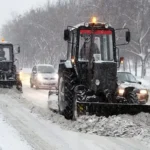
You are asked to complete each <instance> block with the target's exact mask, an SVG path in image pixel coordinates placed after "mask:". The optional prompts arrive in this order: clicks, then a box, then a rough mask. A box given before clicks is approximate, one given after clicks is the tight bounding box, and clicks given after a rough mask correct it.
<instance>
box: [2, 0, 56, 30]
mask: <svg viewBox="0 0 150 150" xmlns="http://www.w3.org/2000/svg"><path fill="white" fill-rule="evenodd" d="M53 1H55V0H53ZM46 2H47V0H0V28H1V27H2V25H3V24H5V23H6V21H8V20H10V19H11V18H12V16H14V14H20V13H21V14H22V13H23V12H25V11H27V10H28V9H30V8H34V7H38V6H42V5H44V4H45V3H46Z"/></svg>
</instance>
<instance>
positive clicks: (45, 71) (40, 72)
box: [30, 64, 58, 89]
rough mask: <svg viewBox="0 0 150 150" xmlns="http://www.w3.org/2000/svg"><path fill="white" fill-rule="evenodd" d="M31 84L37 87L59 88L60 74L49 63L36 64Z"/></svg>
mask: <svg viewBox="0 0 150 150" xmlns="http://www.w3.org/2000/svg"><path fill="white" fill-rule="evenodd" d="M30 86H31V88H33V87H34V86H35V88H36V89H39V88H44V89H50V88H52V87H54V88H56V89H57V86H58V74H57V73H56V71H55V69H54V67H53V66H52V65H48V64H39V65H36V66H34V67H33V68H32V73H31V77H30Z"/></svg>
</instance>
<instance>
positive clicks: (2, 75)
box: [0, 39, 22, 92]
mask: <svg viewBox="0 0 150 150" xmlns="http://www.w3.org/2000/svg"><path fill="white" fill-rule="evenodd" d="M19 53H20V46H19V45H17V47H16V48H15V46H14V44H12V43H9V42H6V41H4V39H3V40H2V41H0V88H12V87H13V86H16V88H17V89H18V90H19V91H20V92H22V82H21V80H20V75H19V73H18V72H17V66H16V65H15V62H16V61H18V60H17V59H15V57H14V55H15V54H19Z"/></svg>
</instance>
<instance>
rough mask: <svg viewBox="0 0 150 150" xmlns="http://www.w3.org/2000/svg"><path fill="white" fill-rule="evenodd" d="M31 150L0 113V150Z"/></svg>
mask: <svg viewBox="0 0 150 150" xmlns="http://www.w3.org/2000/svg"><path fill="white" fill-rule="evenodd" d="M20 148H21V150H32V148H31V147H30V146H29V145H28V144H27V142H26V141H25V140H24V139H23V138H22V137H20V135H19V133H18V132H17V131H16V130H15V129H14V128H13V127H12V126H10V125H9V124H7V123H6V122H5V119H4V117H3V115H2V113H1V112H0V150H20Z"/></svg>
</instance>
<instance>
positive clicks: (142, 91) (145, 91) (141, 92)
mask: <svg viewBox="0 0 150 150" xmlns="http://www.w3.org/2000/svg"><path fill="white" fill-rule="evenodd" d="M140 94H142V95H146V94H148V92H147V90H140Z"/></svg>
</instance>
